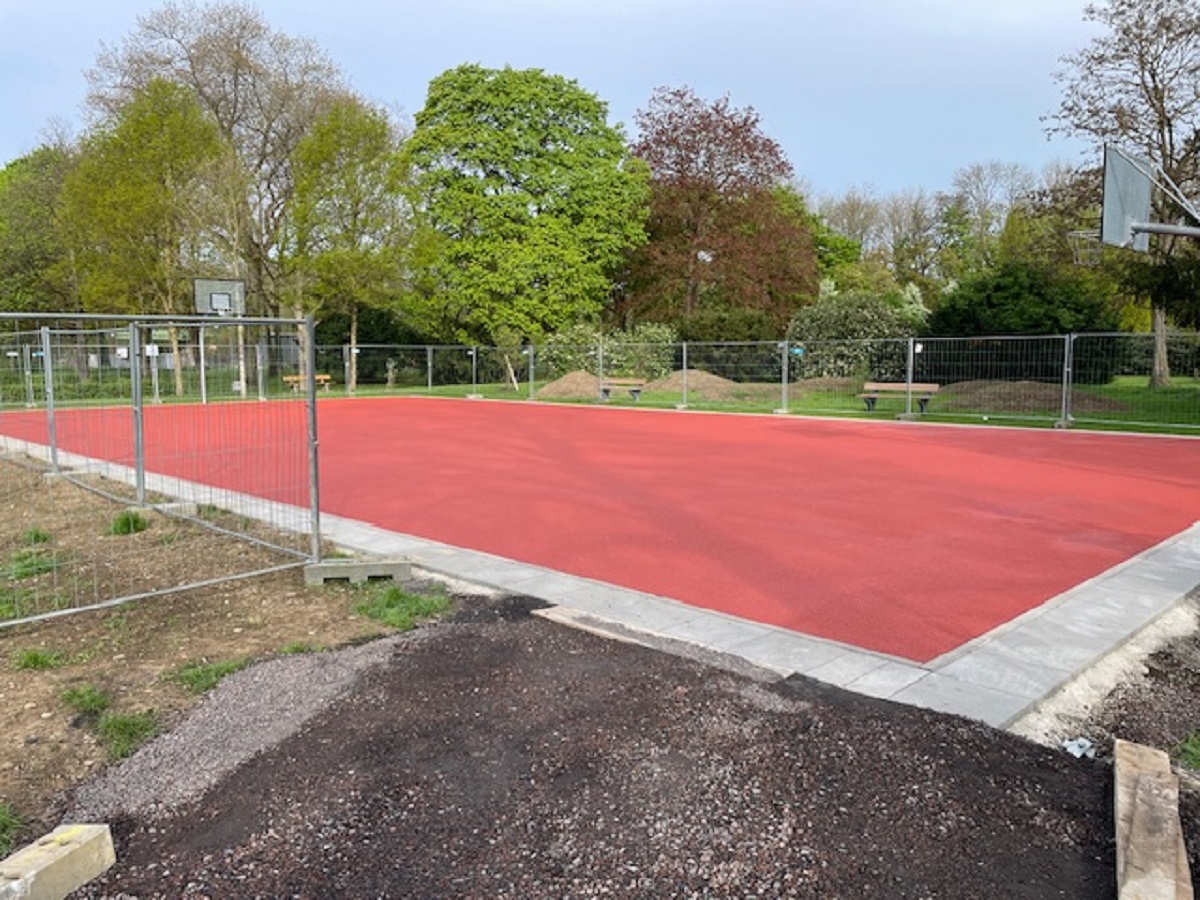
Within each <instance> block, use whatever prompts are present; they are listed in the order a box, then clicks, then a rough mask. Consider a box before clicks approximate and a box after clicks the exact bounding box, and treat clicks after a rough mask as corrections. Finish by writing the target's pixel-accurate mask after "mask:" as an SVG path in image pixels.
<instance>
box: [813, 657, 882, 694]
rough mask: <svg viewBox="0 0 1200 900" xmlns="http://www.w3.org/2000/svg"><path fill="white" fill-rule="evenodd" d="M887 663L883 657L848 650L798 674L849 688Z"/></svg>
mask: <svg viewBox="0 0 1200 900" xmlns="http://www.w3.org/2000/svg"><path fill="white" fill-rule="evenodd" d="M887 661H888V660H887V658H886V657H883V656H872V655H870V654H868V653H855V652H854V651H852V650H847V651H844V652H843V653H841V654H840V655H838V656H835V657H834V658H833V659H831V660H829V661H828V662H824V663H821V664H820V665H818V666H814V667H813V668H811V669H809V670H808V671H807V672H800V673H798V674H801V675H807V676H809V677H810V678H815V679H817V681H823V682H825V683H826V684H832V685H833V686H834V687H848V686H849V685H850V683H851V682H853V681H857V680H858V679H860V678H862V677H863V676H864V675H866V674H868V673H869V672H873V671H875V670H876V669H878V668H879V667H880V666H882V665H884V664H886V663H887Z"/></svg>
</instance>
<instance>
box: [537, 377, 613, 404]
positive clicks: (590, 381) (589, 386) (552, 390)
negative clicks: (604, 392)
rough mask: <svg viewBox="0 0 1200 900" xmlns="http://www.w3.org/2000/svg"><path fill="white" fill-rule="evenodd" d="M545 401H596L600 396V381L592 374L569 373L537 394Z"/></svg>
mask: <svg viewBox="0 0 1200 900" xmlns="http://www.w3.org/2000/svg"><path fill="white" fill-rule="evenodd" d="M537 396H538V397H541V398H542V399H545V400H595V399H596V398H597V397H599V396H600V379H599V378H597V377H596V376H595V375H593V374H591V373H590V372H583V371H579V372H568V373H567V374H566V375H564V376H563V377H562V378H558V379H556V380H554V381H551V382H550V383H549V384H547V385H544V386H543V387H542V389H541V390H539V391H538V392H537Z"/></svg>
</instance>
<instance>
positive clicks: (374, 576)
mask: <svg viewBox="0 0 1200 900" xmlns="http://www.w3.org/2000/svg"><path fill="white" fill-rule="evenodd" d="M411 578H412V563H411V562H409V561H408V560H407V559H372V560H361V559H327V560H323V561H321V562H319V563H309V564H308V565H307V566H305V567H304V583H305V584H308V585H322V584H325V582H327V581H348V582H350V583H351V584H362V583H363V582H366V581H409V580H410V579H411Z"/></svg>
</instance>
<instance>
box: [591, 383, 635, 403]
mask: <svg viewBox="0 0 1200 900" xmlns="http://www.w3.org/2000/svg"><path fill="white" fill-rule="evenodd" d="M645 386H646V379H644V378H602V379H601V380H600V399H601V400H607V399H608V398H609V396H610V395H611V394H612V392H613V391H615V390H619V389H622V388H623V389H625V390H627V391H629V396H630V397H632V398H633V399H634V402H635V403H636V402H637V399H638V397H640V396H641V395H642V388H644V387H645Z"/></svg>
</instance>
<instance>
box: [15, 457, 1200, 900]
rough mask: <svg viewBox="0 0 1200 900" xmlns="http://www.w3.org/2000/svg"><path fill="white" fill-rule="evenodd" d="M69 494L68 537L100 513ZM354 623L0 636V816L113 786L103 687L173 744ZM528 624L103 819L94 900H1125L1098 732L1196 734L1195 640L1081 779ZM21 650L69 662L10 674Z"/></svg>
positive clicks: (280, 594) (1190, 837) (179, 606)
mask: <svg viewBox="0 0 1200 900" xmlns="http://www.w3.org/2000/svg"><path fill="white" fill-rule="evenodd" d="M7 468H8V467H6V466H0V477H2V476H3V472H4V470H6V469H7ZM54 491H55V492H56V493H55V501H54V502H55V507H56V509H57V511H58V512H59V513H60V514H61V515H63V516H64V517H65V518H64V520H69V519H71V518H73V517H74V518H81V517H82V516H83V515H84V512H83V511H82V509H83V505H86V504H88V503H91V502H93V501H92V499H91V495H89V494H86V493H84V492H78V498H75V496H74V495H75V493H76V492H74V491H63V490H61V489H60V487H59V486H55V487H54ZM0 496H4V497H7V496H9V495H8V494H4V493H0ZM72 503H79V504H81V506H80V507H77V508H75V507H72V506H71V504H72ZM30 505H31V504H30V503H29V502H28V501H27V502H26V503H23V504H22V503H17V504H15V505H12V506H10V508H8V509H6V516H7V520H6V523H5V531H6V533H7V532H13V533H23V532H24V531H25V529H27V528H28V527H29V525H28V524H26V523H25V522H24V521H23V520H21V519H20V514H21V510H22V509H23V508H24V507H27V506H30ZM72 509H74V510H75V511H74V513H73V512H72ZM44 516H45V514H44V513H43V514H42V516H41V517H40V518H38V522H39V523H40V522H45V521H49V520H47V519H45V517H44ZM155 527H156V526H155V525H154V524H152V527H151V529H148V532H149V533H153V530H154V528H155ZM178 546H179V544H178V542H177V541H172V542H159V543H153V542H152V540H149V539H148V541H147V550H148V551H149V550H150V549H152V548H153V547H162V548H165V550H167V551H170V550H171V549H172V548H173V547H174V548H176V549H177V548H178ZM190 552H191V551H189V553H190ZM206 552H208V553H210V554H217V553H221V552H227V553H238V554H242V553H245V552H247V551H246V549H245V548H244V547H237V546H236V545H233V544H232V543H231V542H228V541H222V542H219V543H218V544H217V545H215V546H213V547H210V548H208V550H207V551H206ZM255 552H257V551H255ZM176 561H177V564H178V565H187V563H188V560H187V559H178V558H176ZM167 568H168V569H169V568H170V567H169V566H168V567H167ZM148 571H149V569H148ZM352 603H353V597H352V595H351V593H350V592H349V591H348V590H346V589H336V588H331V589H320V590H317V589H306V588H305V587H304V586H303V584H302V580H301V576H300V574H299V572H298V571H290V572H283V573H278V574H275V575H271V576H265V577H262V578H258V579H254V580H250V581H244V582H234V583H231V584H227V585H223V586H219V587H214V588H207V589H203V590H196V591H188V592H183V593H178V594H173V595H168V596H163V597H160V598H156V599H153V600H144V601H138V602H136V603H134V604H131V605H127V606H123V607H119V608H115V609H111V610H106V611H99V612H94V613H87V614H83V615H78V616H71V617H67V618H65V619H59V620H55V621H52V622H47V623H43V624H39V625H33V626H23V627H21V628H18V629H8V630H0V801H3V802H6V803H9V804H11V805H12V806H13V807H15V808H16V809H17V810H18V811H19V812H21V813H22V814H23V815H24V816H25V817H26V819H27V821H28V828H27V835H26V836H30V837H31V836H34V835H36V834H38V833H40V832H42V831H44V830H46V829H48V828H49V827H52V826H53V825H54V824H57V820H58V816H59V815H60V814H61V812H62V810H63V809H64V808H65V806H66V803H67V799H68V796H69V792H70V788H71V786H72V785H74V784H77V783H78V782H79V781H80V780H81V779H84V778H87V777H88V776H89V775H91V774H92V773H94V772H95V771H96V770H98V769H101V768H103V767H105V766H107V765H110V763H109V761H107V760H106V759H105V756H104V752H103V750H102V749H101V747H100V746H99V745H98V744H97V742H96V741H95V739H94V738H93V737H92V735H91V732H90V730H89V729H88V728H86V727H84V724H83V723H82V722H81V721H80V720H79V718H78V717H77V716H76V715H75V714H74V712H73V711H72V710H71V709H70V708H69V707H68V706H67V705H66V704H65V703H64V702H63V700H62V699H61V692H62V690H63V689H64V688H66V687H70V686H79V685H83V684H93V685H96V686H99V687H103V688H105V689H107V690H110V691H112V692H113V693H114V694H115V695H116V697H117V707H118V708H119V709H121V710H122V711H129V712H136V711H143V710H149V709H152V710H154V711H155V712H156V714H157V715H158V717H159V720H160V721H161V722H162V724H163V725H164V727H170V726H171V725H172V723H176V722H179V721H180V720H181V718H182V717H183V716H184V715H185V714H186V712H187V710H188V709H189V708H191V707H192V706H193V705H194V704H196V703H197V702H198V698H197V697H195V696H194V695H192V694H189V693H187V692H186V691H184V690H183V689H182V688H181V687H179V686H177V685H176V684H175V683H174V682H172V681H170V680H169V677H168V676H169V675H170V673H171V672H173V671H175V670H176V669H177V668H178V667H179V666H180V665H182V664H183V663H185V662H189V661H200V660H205V661H215V660H228V659H241V658H246V657H255V658H267V657H271V656H273V655H275V654H278V653H279V652H280V651H281V650H282V649H283V648H285V647H288V646H289V645H295V644H306V645H309V646H312V647H337V646H341V645H345V644H348V643H357V642H361V641H363V640H367V639H369V638H371V637H373V636H377V635H379V634H380V633H382V632H381V628H380V627H379V626H377V625H376V624H374V623H372V622H370V621H366V620H363V619H361V618H359V617H356V616H355V615H354V614H353V612H352V610H351V606H352ZM534 605H536V604H533V603H530V602H525V601H521V600H519V599H513V598H503V597H501V598H492V599H485V598H479V597H459V598H457V599H456V602H455V614H454V616H452V617H451V619H450V620H449V621H447V622H445V623H441V624H434V625H428V626H423V627H422V629H421V630H420V631H419V632H418V636H417V640H415V641H414V642H413V643H412V644H411V646H409V647H407V648H406V649H405V650H403V651H402V652H397V654H396V655H395V657H394V658H393V660H392V662H391V663H390V664H389V665H387V666H386V667H384V668H382V669H379V670H375V671H372V672H371V673H369V674H368V675H367V676H365V677H364V678H363V679H362V682H361V684H360V685H358V686H357V687H356V688H355V689H354V690H353V691H352V692H351V693H350V694H349V695H348V696H346V697H345V698H343V700H342V701H340V702H338V703H337V704H335V705H334V706H333V707H331V708H330V709H328V710H327V711H326V712H325V713H323V714H321V715H319V716H318V717H317V719H315V720H313V721H312V722H310V723H309V724H308V725H307V726H305V727H304V728H303V729H302V731H301V732H299V733H297V734H296V735H294V736H293V737H292V738H290V739H288V740H285V741H284V742H283V743H282V744H280V745H279V746H277V747H275V748H274V749H272V750H269V751H267V752H265V753H263V754H261V755H259V756H258V757H256V758H254V759H253V760H251V762H250V763H248V764H246V765H245V766H243V767H242V769H241V770H239V771H238V772H237V773H236V774H235V775H234V776H233V777H231V778H228V779H226V780H225V781H224V782H223V783H222V784H220V785H219V786H218V787H217V788H216V789H214V790H213V791H212V792H211V793H210V794H208V795H207V796H206V797H205V798H204V799H203V800H202V801H201V803H200V804H198V805H197V806H195V807H194V808H189V809H185V810H183V811H181V812H180V813H179V814H178V815H175V816H172V817H169V818H168V819H167V820H165V821H160V820H154V821H151V820H148V819H145V820H143V819H136V818H131V819H124V820H121V821H119V822H117V823H115V832H116V836H117V843H118V857H119V862H118V864H117V866H116V867H115V868H114V869H113V870H111V871H110V873H108V875H106V876H105V877H104V878H103V879H101V880H100V881H98V882H97V883H96V884H95V885H93V886H92V887H90V888H89V889H88V890H87V891H85V892H84V895H86V896H125V897H128V896H137V897H157V896H171V897H174V896H262V897H268V896H285V895H287V896H301V897H320V896H422V897H528V898H535V897H561V896H573V897H587V896H605V895H608V896H626V897H660V896H673V897H674V896H678V897H706V896H712V897H717V896H776V897H787V896H791V897H817V896H819V897H862V896H892V897H995V896H1005V897H1049V896H1062V897H1081V898H1082V897H1087V898H1094V897H1101V896H1110V895H1111V894H1112V885H1113V884H1114V853H1113V846H1112V821H1111V768H1110V765H1109V762H1108V760H1107V758H1106V755H1107V752H1108V749H1109V747H1110V746H1111V738H1112V737H1113V736H1121V737H1125V738H1128V739H1132V740H1138V741H1142V742H1146V743H1150V744H1152V745H1154V746H1159V747H1162V748H1164V749H1167V750H1173V749H1174V748H1175V747H1176V745H1177V744H1178V743H1179V742H1180V741H1182V740H1183V739H1184V738H1185V737H1186V736H1187V735H1188V734H1190V733H1193V732H1195V731H1197V730H1200V635H1197V634H1192V635H1189V636H1188V637H1186V638H1183V639H1181V640H1179V641H1177V642H1176V643H1175V644H1173V645H1172V646H1170V647H1168V648H1166V649H1165V650H1163V651H1161V652H1159V653H1157V654H1156V655H1155V656H1153V657H1152V658H1151V659H1150V660H1149V661H1148V663H1147V666H1146V672H1145V674H1144V677H1141V678H1135V679H1133V680H1131V681H1130V682H1129V683H1128V684H1126V685H1123V686H1122V687H1121V688H1119V689H1118V690H1117V691H1116V692H1115V693H1114V694H1113V695H1112V696H1111V697H1110V698H1109V700H1108V701H1106V702H1105V703H1104V704H1103V705H1101V706H1100V707H1098V708H1096V709H1095V710H1092V711H1091V712H1090V714H1089V716H1088V718H1087V720H1086V722H1085V724H1084V725H1083V726H1082V727H1081V733H1082V734H1083V735H1084V736H1088V737H1090V738H1092V739H1093V740H1095V741H1096V743H1097V744H1098V746H1099V748H1100V756H1099V758H1098V759H1097V760H1088V759H1081V760H1077V759H1075V758H1074V757H1072V756H1071V755H1069V754H1067V753H1066V752H1065V751H1063V750H1062V749H1060V748H1057V747H1042V746H1038V745H1036V744H1034V743H1031V742H1029V741H1026V740H1023V739H1021V738H1017V737H1014V736H1012V735H1009V734H1005V733H1002V732H998V731H994V730H992V729H988V728H986V727H985V726H982V725H979V724H976V723H973V722H968V721H966V720H963V719H959V718H956V717H950V716H943V715H939V714H936V713H932V712H927V711H923V710H917V709H912V708H908V707H903V706H898V705H895V704H889V703H885V702H881V701H874V700H868V699H865V698H861V697H857V696H855V695H851V694H848V693H845V692H842V691H838V690H835V689H832V688H828V687H824V686H821V685H819V684H816V683H814V682H811V681H807V680H804V679H799V678H794V679H788V680H787V681H784V682H775V683H773V682H771V681H769V680H764V678H763V674H762V673H755V672H746V671H739V670H738V667H737V666H736V664H734V663H733V662H732V661H730V660H713V659H693V658H684V657H681V656H680V655H678V654H676V653H664V652H659V651H656V650H649V649H645V648H642V647H636V646H630V645H625V644H618V643H615V642H612V641H607V640H603V639H601V638H597V637H594V636H591V635H586V634H581V633H578V632H573V631H569V630H567V629H565V628H562V627H560V626H558V625H554V624H551V623H549V622H546V621H544V620H542V619H540V618H539V617H536V616H532V615H530V614H529V610H530V608H531V607H532V606H534ZM31 648H39V649H43V650H49V651H54V652H55V653H57V654H58V655H59V657H60V658H61V659H62V660H63V661H65V664H63V665H61V666H60V667H58V668H53V669H48V670H38V671H23V670H17V669H15V668H14V667H13V661H14V660H15V659H16V658H18V656H19V655H20V654H21V652H22V651H25V650H28V649H31ZM672 649H678V648H672ZM218 739H219V736H218ZM1188 784H1189V788H1188V789H1187V790H1185V792H1184V798H1183V801H1182V817H1183V821H1184V829H1185V833H1186V835H1187V843H1188V850H1189V858H1190V862H1191V866H1192V871H1193V873H1194V874H1195V873H1198V872H1200V790H1197V788H1196V787H1195V785H1194V782H1192V781H1189V782H1188Z"/></svg>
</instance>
